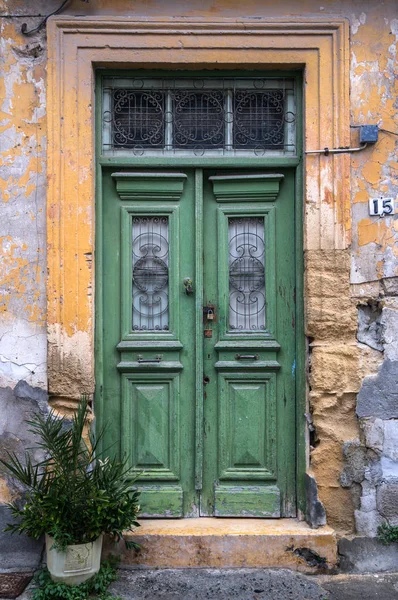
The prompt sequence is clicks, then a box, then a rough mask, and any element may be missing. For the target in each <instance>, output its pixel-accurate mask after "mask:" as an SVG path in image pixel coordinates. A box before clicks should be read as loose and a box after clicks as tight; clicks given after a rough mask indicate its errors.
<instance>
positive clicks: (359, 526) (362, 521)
mask: <svg viewBox="0 0 398 600" xmlns="http://www.w3.org/2000/svg"><path fill="white" fill-rule="evenodd" d="M382 522H383V519H382V517H381V516H380V514H379V513H378V512H377V510H372V511H369V512H367V511H366V512H365V511H363V510H356V511H355V527H356V531H357V533H359V535H366V536H369V537H375V536H376V535H377V528H378V527H379V526H380V525H381V524H382Z"/></svg>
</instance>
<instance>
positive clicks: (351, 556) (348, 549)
mask: <svg viewBox="0 0 398 600" xmlns="http://www.w3.org/2000/svg"><path fill="white" fill-rule="evenodd" d="M338 548H339V555H340V565H339V566H340V569H341V570H342V571H350V572H352V573H379V572H383V571H384V572H388V571H396V570H397V565H398V544H391V545H390V546H384V545H383V544H382V543H381V542H379V541H378V540H377V539H376V538H368V537H355V538H354V539H351V540H349V539H347V538H342V539H340V541H339V544H338Z"/></svg>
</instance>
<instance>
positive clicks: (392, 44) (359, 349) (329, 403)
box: [0, 0, 398, 534]
mask: <svg viewBox="0 0 398 600" xmlns="http://www.w3.org/2000/svg"><path fill="white" fill-rule="evenodd" d="M27 4H28V3H26V2H25V3H24V2H23V1H19V2H8V1H7V0H0V5H1V8H2V10H8V8H11V6H12V7H13V9H15V10H16V11H18V12H19V13H21V12H22V13H23V12H24V11H25V12H26V6H27ZM126 6H128V8H126ZM3 7H4V8H3ZM40 7H41V8H40V10H42V11H43V13H46V12H50V10H51V9H52V2H50V0H48V1H46V0H42V1H41V2H40ZM173 7H174V8H173ZM48 8H50V10H47V9H48ZM172 9H173V10H172ZM319 11H322V12H321V15H322V18H325V19H328V18H329V21H330V22H331V21H332V20H333V18H334V17H335V16H337V17H339V18H340V17H341V16H343V17H346V18H348V19H349V22H350V26H351V40H350V43H351V45H350V60H351V63H350V65H351V66H350V110H351V124H352V126H353V127H352V132H351V143H352V145H356V144H357V142H358V130H357V126H358V125H361V124H369V123H372V124H378V125H379V126H380V127H381V128H383V129H386V130H390V131H392V132H396V131H397V119H398V104H397V101H396V98H397V96H398V77H397V63H396V58H397V50H398V19H397V18H395V16H396V4H395V2H394V1H392V0H390V1H386V2H384V3H383V7H382V8H381V7H380V6H378V3H375V2H368V1H366V0H365V1H364V2H363V3H361V8H360V9H359V10H358V3H357V2H355V1H354V0H348V1H347V2H344V3H341V2H340V3H337V2H333V1H332V0H326V1H325V2H324V3H323V6H322V7H319V5H318V4H316V2H315V1H314V0H304V1H303V2H300V6H299V7H298V4H297V3H295V2H293V0H291V1H290V2H287V3H285V4H284V5H283V6H281V5H278V4H277V3H275V5H273V6H269V5H268V4H267V3H263V2H260V0H247V2H246V3H245V13H246V15H255V16H256V17H258V19H260V18H263V19H269V18H273V17H284V18H286V19H287V20H292V18H295V17H297V15H299V16H300V17H301V18H302V19H307V20H309V19H311V18H313V15H314V14H316V15H319ZM360 11H361V12H360ZM82 12H83V14H92V15H94V16H95V15H102V16H104V15H107V14H108V15H109V14H111V15H119V16H122V17H123V16H125V15H126V14H128V15H129V16H134V15H136V16H139V17H142V16H147V15H148V16H156V17H159V16H160V15H167V14H171V13H172V15H174V16H175V15H179V16H181V18H187V19H188V18H192V17H200V18H202V17H204V18H207V19H208V18H212V19H215V20H221V19H223V18H225V17H227V18H232V19H236V18H241V17H242V4H241V3H240V2H238V0H230V1H228V2H226V1H221V0H218V1H213V0H205V1H204V2H202V3H201V5H200V6H199V5H197V3H194V2H193V1H192V0H190V1H189V2H178V1H177V0H175V1H174V2H172V3H164V2H161V1H160V0H157V1H156V0H155V1H153V2H150V3H148V2H146V1H144V0H137V2H135V3H134V6H132V5H131V3H127V1H124V0H117V1H115V2H114V3H112V6H111V7H110V4H109V3H107V2H102V1H100V0H97V1H95V0H93V1H92V2H90V3H89V5H87V7H86V6H84V7H83V8H82V3H81V2H80V1H79V0H72V2H70V3H69V4H68V6H67V8H66V13H69V14H77V13H80V14H82ZM282 12H283V14H281V13H282ZM20 21H21V20H20V19H19V20H18V19H16V20H13V19H2V24H1V39H0V61H1V76H0V98H2V101H1V107H0V136H1V146H0V205H1V215H2V217H1V220H0V257H1V262H0V313H1V321H0V386H2V387H10V388H12V389H13V388H15V386H16V385H17V383H18V382H19V381H20V380H21V379H22V380H24V381H26V382H27V383H29V384H30V385H31V386H37V387H40V388H42V389H46V387H47V375H48V376H49V381H50V383H49V391H50V394H51V395H52V399H51V403H52V406H54V407H55V408H56V410H58V411H59V412H60V413H63V414H70V412H71V411H72V410H73V407H74V405H75V400H76V398H78V397H79V396H80V394H81V393H82V392H83V391H85V392H87V393H91V392H92V391H93V389H94V380H93V375H92V374H93V292H92V283H93V253H92V240H93V226H94V225H93V214H92V212H91V209H88V208H87V206H85V207H83V206H77V205H76V204H75V202H74V193H75V192H76V188H77V185H83V186H84V185H86V184H87V182H88V181H89V178H90V177H91V167H90V164H91V163H90V160H92V157H89V158H88V160H87V162H86V163H85V164H84V165H83V166H79V170H78V175H77V178H76V181H75V183H74V184H73V185H74V186H75V187H73V185H71V186H70V188H69V189H68V193H69V194H70V199H69V203H68V214H67V215H66V217H67V218H73V217H74V215H75V214H79V215H82V216H83V219H82V222H81V223H82V224H81V231H80V233H81V238H82V239H83V240H84V244H85V246H84V247H79V252H81V254H82V255H84V270H82V272H81V273H80V274H79V280H78V281H77V278H76V281H75V287H79V289H80V290H84V293H85V294H86V296H87V302H86V304H85V305H84V306H83V307H79V310H80V313H79V320H78V322H76V319H75V318H74V317H75V315H74V314H71V313H70V312H68V311H69V308H65V310H64V313H63V315H62V317H63V326H61V324H60V323H59V320H60V315H59V314H58V313H57V312H56V311H55V310H54V311H53V313H52V314H51V315H50V318H49V324H48V331H47V328H46V327H47V314H46V267H45V265H46V222H45V203H46V186H47V182H46V153H47V147H46V134H47V123H46V79H47V73H46V61H47V54H46V53H47V50H46V39H45V32H44V30H43V31H42V32H40V34H36V35H35V36H33V37H32V38H25V37H24V36H22V35H21V34H20ZM28 22H29V23H30V24H31V25H32V26H35V25H36V24H37V19H36V20H35V19H33V20H32V19H31V20H28ZM180 45H181V47H183V43H182V42H181V43H180ZM72 92H73V90H70V97H71V98H72ZM307 116H308V115H307ZM308 118H310V116H308ZM85 125H87V124H85ZM333 126H336V127H337V124H335V123H333ZM315 127H319V128H320V129H322V128H321V124H319V123H316V124H315ZM321 133H325V132H321ZM326 133H327V132H326ZM397 143H398V138H397V137H396V136H394V135H391V134H390V133H387V132H383V131H380V133H379V141H378V143H377V144H375V145H373V146H369V147H368V148H366V150H364V151H362V152H360V153H357V154H352V155H351V157H350V165H351V180H350V182H349V181H348V178H347V179H346V180H344V181H340V180H338V177H336V187H335V189H331V187H333V186H330V185H329V186H327V185H321V186H320V185H319V181H318V180H317V179H316V178H314V177H312V178H309V185H308V187H307V189H306V197H305V209H306V222H307V229H308V231H309V234H308V239H307V240H306V247H307V248H309V250H308V251H307V254H306V332H307V334H308V336H309V337H310V338H311V340H312V344H311V345H312V365H311V372H310V385H311V391H310V403H311V411H312V417H313V421H314V424H315V427H316V431H317V436H318V439H317V441H316V443H315V442H314V443H315V446H314V447H313V449H312V451H311V473H312V474H313V475H314V476H315V477H316V482H317V484H318V491H319V498H320V500H321V501H322V503H323V505H324V507H325V509H326V513H327V519H328V523H329V524H331V525H332V526H334V527H335V528H336V529H337V530H338V531H339V532H343V533H344V532H345V533H348V534H351V533H353V532H354V528H355V514H354V510H355V509H356V505H355V502H356V500H355V498H353V495H352V494H351V492H350V490H348V489H344V488H342V487H341V486H340V476H341V472H342V470H343V454H342V448H343V447H344V444H346V443H347V442H349V441H352V440H356V439H359V436H360V428H359V421H358V418H357V416H356V406H357V394H358V392H359V391H360V390H361V388H362V386H363V382H364V380H366V378H369V377H371V376H373V377H376V373H378V370H379V369H380V372H383V371H382V370H383V366H382V365H383V364H386V363H385V359H386V357H387V356H388V357H389V359H391V352H392V350H391V348H392V346H389V348H390V350H389V349H387V350H384V353H383V352H381V351H378V350H377V349H376V350H375V349H372V348H369V347H368V346H366V344H362V343H358V339H357V329H358V323H357V312H358V311H357V303H358V298H359V297H360V298H361V301H367V300H368V299H377V298H378V297H379V295H381V294H382V289H383V286H384V288H385V289H386V286H387V284H386V282H387V281H390V280H392V278H393V277H395V276H397V275H398V261H397V257H398V244H397V241H398V240H397V238H398V220H397V219H396V218H395V219H394V218H392V217H388V218H383V219H381V218H379V217H370V216H369V212H368V200H369V198H375V197H379V196H384V197H392V198H395V199H396V198H397V197H398V162H397V158H396V157H397ZM311 161H313V162H311ZM314 161H321V169H320V180H322V181H323V180H324V179H325V180H329V181H330V178H329V179H328V176H329V170H330V168H331V167H330V164H331V163H330V161H329V160H328V159H327V157H316V158H311V159H308V161H307V165H306V168H307V169H308V170H309V172H311V168H312V165H313V164H314ZM49 183H51V182H49ZM347 186H350V189H351V206H350V207H349V206H347V207H346V208H344V207H342V208H339V209H338V211H336V210H335V207H336V205H337V206H339V199H340V195H341V194H342V190H344V189H347ZM320 197H321V200H322V203H321V204H320V203H319V198H320ZM336 215H337V220H338V221H339V222H338V225H339V226H341V225H344V226H345V227H346V228H347V230H350V229H351V235H352V245H351V246H350V247H349V248H347V249H343V250H330V251H323V250H313V249H312V248H318V247H319V248H323V246H322V244H326V247H328V248H329V247H330V239H331V236H332V233H331V232H332V231H333V230H334V227H335V225H336ZM351 217H352V221H351ZM317 219H318V220H320V222H321V227H320V233H319V236H320V237H321V238H322V239H321V240H320V241H319V240H318V239H316V240H314V239H312V238H311V231H312V230H311V227H310V226H309V225H308V223H317ZM58 221H59V214H58V212H57V207H55V206H52V207H50V208H49V223H50V224H52V225H53V226H54V227H56V226H57V224H58ZM314 232H315V227H314ZM316 235H318V233H313V236H314V237H315V236H316ZM74 244H75V240H71V243H70V246H69V248H68V251H70V252H71V253H72V252H73V253H75V252H77V249H76V248H75V247H74ZM49 250H51V248H50V249H49ZM350 284H351V287H350ZM392 287H393V286H392V284H391V285H390V288H389V289H392ZM56 292H57V290H54V289H48V290H47V293H48V296H49V306H51V302H52V301H54V304H55V302H56V301H57V302H58V300H59V298H58V297H56ZM68 294H69V295H70V297H73V298H75V297H76V298H77V292H76V289H75V288H73V289H70V290H68ZM384 295H386V294H384ZM68 306H69V304H68ZM73 308H75V307H73ZM47 340H48V344H49V357H50V363H51V365H52V366H51V369H50V372H49V373H48V374H47ZM383 361H384V362H383ZM384 368H385V367H384ZM363 393H364V392H363V391H362V394H363ZM336 423H338V424H339V426H338V427H336ZM365 487H366V486H364V489H363V490H362V492H363V497H362V499H361V502H365V501H364V500H363V498H364V497H365V495H366V494H365V491H366V489H365ZM7 490H8V488H7V487H6V486H5V485H4V482H2V480H0V499H3V501H5V500H7V499H8V498H9V493H8V491H7Z"/></svg>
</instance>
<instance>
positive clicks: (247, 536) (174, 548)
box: [105, 518, 337, 573]
mask: <svg viewBox="0 0 398 600" xmlns="http://www.w3.org/2000/svg"><path fill="white" fill-rule="evenodd" d="M136 531H137V533H136V535H132V534H129V535H128V536H127V539H129V540H131V541H134V542H136V543H138V544H140V546H141V550H140V552H136V551H135V550H126V549H125V546H124V544H123V543H120V544H119V546H118V552H119V553H120V556H121V562H122V565H125V566H130V567H151V568H167V567H168V568H184V567H209V568H228V567H229V568H234V567H241V568H242V567H252V568H254V567H256V568H258V567H284V568H288V569H294V570H296V571H301V572H304V573H320V572H328V571H330V570H332V569H333V568H334V567H335V566H336V561H337V544H336V535H335V533H334V531H333V529H331V528H330V527H327V526H325V527H320V528H319V529H311V528H310V527H309V526H308V525H307V524H306V523H305V522H304V521H298V520H296V519H216V518H200V519H181V520H177V519H176V520H172V519H167V520H163V519H156V520H155V519H153V520H152V519H151V520H142V521H141V527H140V528H139V529H137V530H136ZM105 552H111V553H115V547H114V545H113V544H112V545H109V544H108V545H107V546H106V548H105Z"/></svg>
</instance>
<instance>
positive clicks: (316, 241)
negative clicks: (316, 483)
mask: <svg viewBox="0 0 398 600" xmlns="http://www.w3.org/2000/svg"><path fill="white" fill-rule="evenodd" d="M348 36H349V29H348V22H347V21H346V20H344V19H334V20H333V21H331V20H330V18H329V19H327V20H326V19H324V20H322V19H318V18H314V19H306V20H295V22H291V21H289V20H285V19H279V20H278V19H276V20H272V22H269V21H267V22H265V21H262V20H257V19H256V20H250V19H247V20H245V22H244V23H243V24H242V22H241V21H239V22H237V21H235V20H233V19H225V20H221V21H218V22H215V21H211V20H194V19H192V20H190V21H189V22H187V21H184V22H175V20H174V19H171V18H164V19H162V20H160V19H150V18H142V19H129V18H120V17H119V18H115V17H97V18H88V19H86V18H84V19H83V18H79V17H76V18H73V17H53V18H50V19H49V21H48V42H49V55H48V56H49V59H48V60H49V62H48V159H49V160H48V175H49V186H48V202H47V206H48V211H47V231H48V348H49V353H48V375H49V392H50V397H51V402H52V404H53V406H57V404H58V406H61V407H63V409H64V410H65V406H66V407H68V406H70V407H71V408H72V407H73V406H74V405H75V402H76V399H77V398H79V396H80V394H81V393H82V392H87V393H93V392H94V389H95V387H96V389H97V390H100V389H101V382H100V381H96V379H95V370H94V369H95V367H94V365H95V361H94V348H95V344H94V323H95V317H96V316H98V314H100V313H101V306H100V301H99V298H97V300H96V302H95V303H94V298H93V286H94V269H93V252H94V244H95V231H94V226H95V225H94V223H95V221H94V214H95V201H94V199H95V193H94V189H95V183H96V180H95V163H94V160H93V157H94V111H93V106H94V69H95V67H97V66H101V67H125V66H126V65H127V64H129V63H130V64H131V57H132V56H134V59H135V61H136V63H135V65H136V66H137V67H143V66H146V67H154V66H158V67H160V66H162V65H163V64H164V65H166V64H167V66H168V68H170V66H171V65H175V66H180V67H181V65H183V66H184V68H189V67H191V68H194V69H197V68H198V65H200V66H201V67H202V68H204V67H208V66H211V65H213V64H214V60H215V57H217V60H218V62H217V65H218V66H225V67H227V66H231V65H234V66H235V65H238V66H239V67H240V68H245V67H246V68H248V67H249V68H253V66H254V65H255V66H256V68H258V69H265V68H272V67H275V66H278V65H284V66H287V67H290V68H300V69H303V71H304V78H305V82H306V85H305V119H304V130H305V136H304V137H305V144H306V146H307V147H308V148H310V149H313V148H319V147H325V146H329V147H338V146H342V147H344V146H347V145H348V144H349V133H350V129H349V102H348V100H349V97H348V90H349V44H348V41H349V38H348ZM160 38H162V44H161V46H160V47H159V39H160ZM287 160H291V159H287ZM224 164H225V163H224ZM270 166H273V165H270ZM297 182H298V185H300V186H302V187H303V188H304V189H305V197H306V205H305V206H306V210H305V212H304V236H303V232H302V228H301V227H300V228H299V229H300V231H299V232H298V233H299V235H298V236H297V239H296V244H297V251H298V257H300V262H301V264H302V263H303V259H302V254H303V247H304V250H309V251H318V250H329V249H332V250H336V249H338V250H344V249H346V248H347V247H348V245H349V242H350V228H351V221H350V187H349V185H347V182H349V156H348V155H344V154H340V155H333V156H331V157H323V156H315V155H314V156H312V157H309V158H308V159H307V161H306V164H305V165H304V173H303V174H301V173H300V172H299V170H298V171H297ZM97 183H98V182H97ZM99 191H100V190H99ZM302 217H303V213H302V212H301V211H298V209H297V207H296V222H297V223H300V224H301V223H302ZM303 241H304V246H303ZM314 286H316V282H315V281H312V280H308V281H307V280H306V281H305V297H311V296H312V295H313V296H315V295H316V290H315V289H314ZM296 297H297V300H298V302H299V303H301V305H302V304H303V301H304V294H303V281H298V282H297V296H296ZM302 314H303V313H302ZM302 321H303V320H302V319H299V320H298V321H297V330H296V331H297V338H298V340H299V344H300V348H299V349H298V350H299V351H298V354H297V358H298V361H300V363H301V364H299V362H298V363H297V372H298V375H299V379H300V381H301V385H300V389H301V390H302V392H301V394H300V393H299V395H298V398H297V427H298V431H299V435H298V436H297V467H298V468H297V470H298V474H299V477H298V479H297V496H298V506H299V508H300V510H301V513H302V514H305V486H304V476H303V474H304V472H305V470H306V468H307V466H308V450H309V445H308V432H307V430H306V417H305V414H306V413H307V398H306V395H305V393H304V390H305V364H306V357H305V338H304V323H303V322H302ZM300 350H301V352H300ZM97 366H98V368H99V369H100V368H101V365H100V364H98V365H97ZM321 368H322V367H321ZM95 412H96V416H97V418H98V420H99V421H100V420H101V405H100V403H97V404H96V407H95Z"/></svg>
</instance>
